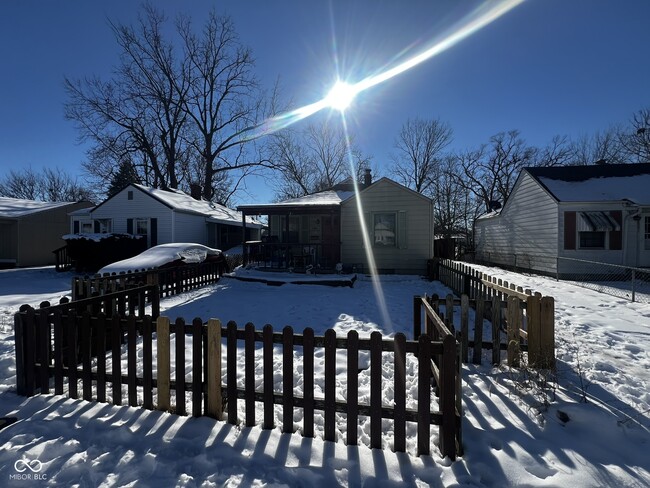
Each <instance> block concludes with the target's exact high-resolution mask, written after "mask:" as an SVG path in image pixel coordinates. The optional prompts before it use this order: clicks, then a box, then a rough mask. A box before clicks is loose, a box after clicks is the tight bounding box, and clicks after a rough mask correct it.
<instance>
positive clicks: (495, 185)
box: [457, 130, 537, 211]
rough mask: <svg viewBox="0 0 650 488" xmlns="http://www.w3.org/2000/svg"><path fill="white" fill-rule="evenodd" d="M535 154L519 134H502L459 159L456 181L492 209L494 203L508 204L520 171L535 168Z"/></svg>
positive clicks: (466, 152)
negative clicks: (506, 202)
mask: <svg viewBox="0 0 650 488" xmlns="http://www.w3.org/2000/svg"><path fill="white" fill-rule="evenodd" d="M536 153H537V150H536V149H535V148H534V147H531V146H527V145H526V143H525V142H524V140H523V139H522V138H521V137H519V131H516V130H513V131H509V132H500V133H499V134H496V135H494V136H492V137H491V138H490V143H489V144H487V145H483V146H481V147H480V148H479V149H476V150H469V151H465V152H463V153H460V154H459V155H458V156H457V157H458V169H459V173H458V175H457V181H458V182H459V184H460V185H462V186H463V187H464V188H465V189H466V190H467V191H470V192H472V193H473V194H474V195H475V196H476V197H477V198H478V199H479V201H481V202H482V203H483V206H484V209H485V210H486V211H487V210H490V208H491V206H492V202H495V201H499V202H500V203H501V204H504V203H505V201H506V200H507V199H508V197H509V196H510V192H511V191H512V189H513V187H514V184H515V181H516V179H517V177H518V176H519V173H520V171H521V169H522V168H524V167H526V166H532V165H533V163H534V161H535V155H536Z"/></svg>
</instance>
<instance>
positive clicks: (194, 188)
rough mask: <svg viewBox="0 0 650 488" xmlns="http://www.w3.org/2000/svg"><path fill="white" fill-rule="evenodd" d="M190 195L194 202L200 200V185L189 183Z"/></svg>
mask: <svg viewBox="0 0 650 488" xmlns="http://www.w3.org/2000/svg"><path fill="white" fill-rule="evenodd" d="M190 195H191V197H192V198H193V199H194V200H201V185H199V184H198V183H190Z"/></svg>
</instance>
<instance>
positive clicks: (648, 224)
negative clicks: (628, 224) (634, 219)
mask: <svg viewBox="0 0 650 488" xmlns="http://www.w3.org/2000/svg"><path fill="white" fill-rule="evenodd" d="M643 241H644V243H645V246H644V249H645V250H646V251H649V250H650V217H646V218H645V219H644V231H643Z"/></svg>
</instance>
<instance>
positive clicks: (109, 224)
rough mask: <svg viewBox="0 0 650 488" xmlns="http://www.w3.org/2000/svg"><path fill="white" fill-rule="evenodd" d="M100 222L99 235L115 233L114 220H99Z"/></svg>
mask: <svg viewBox="0 0 650 488" xmlns="http://www.w3.org/2000/svg"><path fill="white" fill-rule="evenodd" d="M97 222H99V233H100V234H110V233H111V232H113V219H97Z"/></svg>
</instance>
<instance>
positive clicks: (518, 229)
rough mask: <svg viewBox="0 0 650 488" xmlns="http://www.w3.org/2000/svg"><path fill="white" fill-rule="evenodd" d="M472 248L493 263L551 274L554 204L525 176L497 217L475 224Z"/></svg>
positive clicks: (555, 236)
mask: <svg viewBox="0 0 650 488" xmlns="http://www.w3.org/2000/svg"><path fill="white" fill-rule="evenodd" d="M474 238H475V245H476V252H477V256H478V257H479V258H484V259H485V258H488V257H489V259H490V260H492V261H494V262H502V263H503V264H510V265H512V264H514V260H515V257H514V256H515V254H516V255H517V261H518V263H517V264H518V265H520V266H531V267H532V268H533V269H537V270H539V271H544V272H550V273H552V272H555V266H556V261H555V259H548V258H547V259H536V256H555V255H556V254H557V250H558V205H557V202H556V201H555V200H554V199H553V198H552V197H551V196H550V195H549V194H548V193H547V192H546V191H545V190H544V189H543V188H542V187H540V186H539V185H538V184H537V183H536V182H535V180H534V179H533V178H532V177H531V176H530V175H528V174H527V173H522V176H521V178H520V180H519V182H518V183H517V185H516V186H515V188H514V190H513V192H512V194H511V195H510V199H509V200H508V202H507V204H506V205H505V206H504V208H503V210H502V212H501V214H500V215H499V216H496V217H491V218H484V219H479V220H477V221H476V223H475V237H474Z"/></svg>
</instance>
